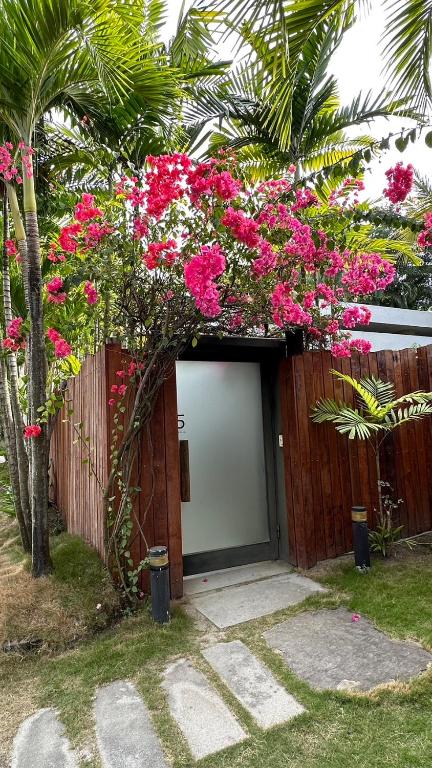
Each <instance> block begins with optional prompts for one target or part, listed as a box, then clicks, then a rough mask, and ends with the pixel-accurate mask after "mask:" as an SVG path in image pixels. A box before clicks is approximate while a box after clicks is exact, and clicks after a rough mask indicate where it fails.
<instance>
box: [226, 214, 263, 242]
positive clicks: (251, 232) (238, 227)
mask: <svg viewBox="0 0 432 768" xmlns="http://www.w3.org/2000/svg"><path fill="white" fill-rule="evenodd" d="M221 224H223V225H224V227H227V228H228V229H229V230H231V233H232V235H233V236H234V237H235V238H236V240H239V241H240V243H244V244H245V245H247V246H249V248H256V247H257V246H258V245H259V243H260V242H261V239H262V238H261V236H260V234H259V224H258V223H257V222H256V221H254V219H251V218H250V217H249V216H247V215H246V214H245V213H244V211H236V210H235V209H234V208H231V207H230V208H228V209H227V210H226V212H225V213H224V215H223V216H222V219H221Z"/></svg>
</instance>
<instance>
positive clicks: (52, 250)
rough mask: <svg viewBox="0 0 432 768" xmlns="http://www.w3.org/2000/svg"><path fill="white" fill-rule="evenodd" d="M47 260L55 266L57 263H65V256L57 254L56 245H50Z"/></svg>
mask: <svg viewBox="0 0 432 768" xmlns="http://www.w3.org/2000/svg"><path fill="white" fill-rule="evenodd" d="M47 259H48V261H51V262H52V263H53V264H57V262H59V261H66V256H65V255H64V253H61V252H59V246H58V245H57V243H51V244H50V247H49V250H48V254H47Z"/></svg>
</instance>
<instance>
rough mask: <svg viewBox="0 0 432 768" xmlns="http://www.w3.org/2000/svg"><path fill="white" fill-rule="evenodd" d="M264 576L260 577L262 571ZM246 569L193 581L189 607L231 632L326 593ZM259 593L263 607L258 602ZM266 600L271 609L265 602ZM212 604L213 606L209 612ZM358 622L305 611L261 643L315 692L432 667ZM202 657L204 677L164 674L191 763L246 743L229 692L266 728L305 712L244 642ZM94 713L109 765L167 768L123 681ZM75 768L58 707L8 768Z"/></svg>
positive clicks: (144, 714) (44, 713)
mask: <svg viewBox="0 0 432 768" xmlns="http://www.w3.org/2000/svg"><path fill="white" fill-rule="evenodd" d="M259 572H260V574H261V576H262V575H263V573H264V572H265V568H260V569H259ZM245 573H246V571H244V572H242V571H241V569H238V572H237V574H231V575H229V576H228V579H229V580H230V581H231V585H230V586H227V587H226V588H221V584H223V581H224V578H225V577H224V576H223V572H221V574H219V575H217V578H216V579H214V580H213V582H212V584H213V585H215V584H217V585H218V586H217V587H216V588H214V586H213V589H214V591H213V592H212V591H211V590H208V588H207V586H206V585H207V583H208V582H207V581H206V579H205V577H204V579H203V581H202V583H203V587H204V588H203V589H202V590H200V588H199V583H198V582H197V581H196V582H195V585H194V586H193V588H192V590H191V592H192V593H193V596H192V597H191V599H190V601H191V602H192V603H193V604H194V605H195V607H196V608H199V610H200V611H201V612H202V613H203V614H204V615H206V616H207V617H208V618H210V619H212V621H213V622H214V623H215V624H216V625H217V626H219V627H220V626H223V627H225V626H228V625H238V624H239V623H240V621H247V620H250V619H251V618H253V617H255V616H257V615H260V616H262V615H266V614H268V613H270V612H271V611H272V610H277V609H279V608H281V607H285V606H286V605H292V604H293V603H294V602H300V601H301V600H303V599H304V598H305V597H307V596H308V595H310V594H313V593H314V592H316V591H322V590H323V588H322V587H320V586H319V585H317V584H315V583H314V582H312V581H311V580H310V579H306V578H304V577H302V576H298V575H296V574H292V573H281V572H280V571H277V570H276V571H274V572H273V575H271V576H266V577H264V578H262V579H261V580H260V581H258V582H254V583H252V584H247V585H246V584H244V583H242V576H243V577H244V575H245ZM245 590H249V592H248V594H249V603H250V605H249V606H248V605H247V603H246V602H245V600H244V591H245ZM272 590H273V592H274V594H273V597H271V594H272ZM200 591H201V592H205V594H202V593H201V594H199V593H200ZM252 595H255V597H253V596H252ZM258 595H260V597H259V600H260V601H261V603H260V605H258V606H257V605H256V601H257V600H258ZM263 595H264V596H265V598H266V599H267V600H268V602H267V603H263V602H262V600H263ZM204 598H205V600H206V601H207V602H206V603H205V604H204V603H203V600H204ZM295 598H296V599H295ZM212 600H213V601H214V602H215V604H216V607H214V608H213V611H212V608H211V603H212ZM223 605H224V606H225V612H224V614H223V612H222V608H223ZM270 605H271V606H272V608H270V609H269V606H270ZM352 618H353V617H352V615H351V613H350V612H349V611H347V610H346V609H344V608H339V609H337V610H327V609H324V610H319V611H314V612H310V611H304V612H302V613H299V614H297V615H296V616H294V617H292V618H290V619H288V620H287V621H284V622H282V623H280V624H278V625H276V626H274V627H273V628H272V629H271V630H269V631H267V632H265V633H264V638H265V640H266V642H267V643H268V645H269V646H270V647H271V648H272V649H273V650H274V651H275V652H277V653H279V654H280V655H281V656H282V657H283V659H284V660H285V662H286V664H287V665H288V667H289V668H290V669H291V670H293V671H294V673H295V674H297V675H298V676H299V677H301V678H303V679H304V680H306V681H307V682H308V683H309V685H311V686H312V687H314V688H318V689H323V688H333V689H359V690H369V689H370V688H372V687H374V686H376V685H378V684H380V683H383V682H388V681H389V680H406V679H409V678H411V677H413V676H414V675H417V674H419V673H420V672H422V671H423V670H425V669H426V667H427V666H428V664H430V663H432V654H429V653H428V652H426V651H425V650H424V649H423V648H421V647H420V646H418V645H416V644H415V643H410V642H400V641H394V640H391V639H390V638H388V637H387V636H386V635H384V634H383V633H381V632H378V630H376V629H375V628H374V627H373V625H372V624H371V623H370V622H369V621H368V620H367V619H365V618H362V617H358V620H356V621H352ZM228 619H229V621H228ZM239 619H240V621H239ZM218 634H219V633H218ZM202 655H203V660H205V662H207V664H208V665H209V667H208V670H209V672H208V673H207V672H203V671H201V669H204V670H205V667H202V665H201V664H199V665H198V666H199V667H200V669H198V668H197V666H194V664H193V663H192V661H191V660H190V659H187V658H182V659H178V660H177V661H175V662H174V663H172V664H171V665H169V666H168V667H167V668H166V669H165V673H164V676H163V680H162V686H161V687H162V690H163V691H164V694H165V697H166V701H167V704H168V707H169V710H170V713H171V716H172V718H173V721H174V722H175V723H176V724H177V726H178V728H179V730H180V732H181V733H182V734H183V737H184V739H185V740H186V742H187V744H188V747H189V750H190V752H191V755H192V757H193V759H194V760H200V759H202V758H204V757H206V756H207V755H211V754H214V753H216V752H219V751H221V750H224V749H227V748H229V747H232V746H234V745H238V744H241V743H242V742H246V743H247V740H248V738H249V733H248V731H247V729H246V727H245V725H244V723H241V722H239V720H238V719H237V716H235V715H234V714H233V712H232V711H231V709H230V708H229V706H228V704H227V702H226V701H225V700H224V694H223V691H224V687H225V688H226V689H227V690H229V691H230V693H231V695H232V696H234V697H235V698H236V699H237V701H238V703H239V705H240V707H241V708H243V709H244V710H245V711H246V712H247V713H248V714H249V715H250V716H251V717H252V718H253V720H254V721H255V723H256V725H257V726H258V727H259V728H261V729H263V730H266V729H269V728H272V727H275V726H281V725H282V724H284V723H288V722H289V721H290V720H292V719H293V718H295V717H297V716H299V715H301V714H302V713H304V712H305V709H304V707H303V705H302V704H301V703H300V702H298V701H297V700H296V699H295V698H294V697H293V696H292V695H291V694H290V692H289V691H287V690H286V689H285V688H284V687H283V686H282V685H281V683H279V682H278V681H277V680H276V678H275V677H274V675H273V674H272V673H271V671H270V670H269V669H268V667H267V666H266V665H265V664H264V663H263V662H262V661H260V660H259V659H258V658H257V657H256V656H255V655H254V654H253V653H252V652H251V650H250V649H249V648H248V647H247V645H246V644H245V643H243V642H241V641H240V640H234V641H231V642H226V641H223V639H222V640H221V641H218V642H215V640H213V642H212V643H211V644H209V645H208V647H207V648H204V649H203V651H202ZM210 670H212V671H213V674H216V675H217V676H218V678H219V680H220V681H221V683H222V687H221V688H220V690H219V689H216V687H215V686H214V684H213V682H212V681H211V679H210V678H211V674H210ZM220 691H221V692H220ZM93 715H94V726H95V732H96V741H97V745H98V749H99V754H100V757H101V762H102V766H103V768H148V766H152V767H153V768H169V761H168V760H167V758H166V756H165V753H164V751H163V747H162V745H161V743H160V741H159V738H158V736H157V733H156V730H155V727H154V725H153V721H152V717H151V716H150V713H149V711H148V709H147V706H146V705H145V703H144V701H143V699H142V698H141V696H140V694H139V693H138V691H137V689H136V688H135V686H134V685H133V684H132V683H131V682H129V681H124V680H118V681H115V682H113V683H110V684H109V685H107V686H103V687H101V688H99V689H98V690H97V691H96V694H95V701H94V711H93ZM173 727H174V726H173ZM78 765H79V759H78V756H77V754H76V753H75V752H74V751H73V750H72V749H71V746H70V744H69V741H68V739H67V738H66V736H65V733H64V729H63V726H62V724H61V722H60V720H59V718H58V715H57V713H56V712H55V711H54V710H52V709H42V710H39V712H36V713H35V714H34V715H32V716H31V717H29V718H27V720H25V721H24V723H23V724H22V725H21V727H20V729H19V731H18V734H17V736H16V738H15V741H14V746H13V757H12V768H36V767H37V768H78Z"/></svg>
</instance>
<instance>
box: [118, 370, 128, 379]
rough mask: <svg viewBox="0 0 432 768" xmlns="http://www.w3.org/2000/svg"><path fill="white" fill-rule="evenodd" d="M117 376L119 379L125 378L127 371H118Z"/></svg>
mask: <svg viewBox="0 0 432 768" xmlns="http://www.w3.org/2000/svg"><path fill="white" fill-rule="evenodd" d="M116 376H118V377H119V379H123V378H124V377H125V376H126V371H116Z"/></svg>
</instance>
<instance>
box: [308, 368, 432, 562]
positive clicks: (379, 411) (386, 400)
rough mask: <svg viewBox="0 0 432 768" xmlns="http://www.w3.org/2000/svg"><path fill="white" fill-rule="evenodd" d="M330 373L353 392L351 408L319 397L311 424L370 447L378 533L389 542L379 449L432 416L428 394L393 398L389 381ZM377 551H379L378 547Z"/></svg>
mask: <svg viewBox="0 0 432 768" xmlns="http://www.w3.org/2000/svg"><path fill="white" fill-rule="evenodd" d="M331 373H332V374H333V375H334V376H336V377H337V378H338V379H340V380H341V381H344V382H345V383H346V384H349V385H350V386H351V387H352V388H353V389H354V391H355V393H356V399H355V405H354V406H352V405H349V404H348V403H344V402H340V401H336V400H331V399H330V398H323V399H321V400H319V401H318V402H317V403H316V405H315V406H314V407H313V408H312V416H311V418H312V421H314V422H316V423H318V424H321V423H323V422H325V421H330V422H331V423H333V424H334V425H335V428H336V429H337V431H338V432H341V434H343V435H347V436H348V438H349V439H350V440H355V439H357V440H367V441H368V442H369V444H370V445H371V447H372V450H373V452H374V454H375V464H376V474H377V489H378V518H379V531H380V532H381V535H382V536H384V538H386V537H387V539H388V540H389V539H391V537H392V535H393V534H394V533H395V531H394V530H393V529H392V524H391V517H390V514H389V510H391V509H392V508H393V507H394V506H395V505H394V504H391V503H389V499H388V498H387V497H385V498H384V497H383V493H382V488H383V485H388V484H387V483H383V481H382V479H381V465H380V448H381V445H382V443H383V441H384V440H385V439H386V437H387V436H388V435H389V434H390V433H391V432H393V430H395V429H397V428H398V427H400V426H401V425H402V424H405V423H406V422H408V421H418V420H419V419H423V418H425V417H426V416H430V415H431V414H432V392H420V391H416V392H411V393H410V394H407V395H402V397H398V398H396V397H395V387H394V384H393V383H392V382H391V381H382V380H381V379H377V378H375V377H374V376H371V377H370V378H364V379H360V380H359V381H357V379H354V378H352V377H351V376H348V375H346V374H343V373H340V372H339V371H334V370H332V371H331ZM398 503H399V502H398ZM396 506H397V505H396ZM398 531H399V532H400V529H398ZM393 539H394V536H393ZM379 548H380V550H381V551H382V547H379Z"/></svg>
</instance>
